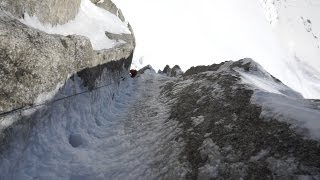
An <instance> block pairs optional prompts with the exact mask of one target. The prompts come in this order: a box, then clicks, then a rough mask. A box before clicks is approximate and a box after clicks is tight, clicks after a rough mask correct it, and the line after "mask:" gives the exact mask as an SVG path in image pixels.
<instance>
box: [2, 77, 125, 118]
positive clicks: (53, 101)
mask: <svg viewBox="0 0 320 180" xmlns="http://www.w3.org/2000/svg"><path fill="white" fill-rule="evenodd" d="M120 80H122V81H123V80H125V78H124V77H121V78H120ZM119 82H121V81H119ZM119 82H116V83H109V84H105V85H102V86H97V87H95V88H93V89H91V90H86V91H82V92H79V93H75V94H72V95H69V96H65V97H62V98H58V99H54V100H52V101H49V102H44V103H39V104H34V105H32V106H28V107H19V108H16V109H12V110H10V111H5V112H1V113H0V117H5V116H8V115H10V114H13V113H16V112H19V111H25V110H30V109H35V108H37V107H40V106H46V105H52V104H54V103H56V102H59V101H63V100H65V99H69V98H72V97H75V96H79V95H82V94H86V93H90V92H94V91H97V90H98V89H101V88H104V87H108V86H111V85H113V84H118V83H119Z"/></svg>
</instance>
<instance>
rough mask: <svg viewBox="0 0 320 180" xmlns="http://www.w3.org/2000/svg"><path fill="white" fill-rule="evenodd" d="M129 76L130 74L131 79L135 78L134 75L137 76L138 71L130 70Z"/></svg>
mask: <svg viewBox="0 0 320 180" xmlns="http://www.w3.org/2000/svg"><path fill="white" fill-rule="evenodd" d="M130 74H131V77H132V78H134V77H136V75H137V74H138V71H137V70H135V69H131V70H130Z"/></svg>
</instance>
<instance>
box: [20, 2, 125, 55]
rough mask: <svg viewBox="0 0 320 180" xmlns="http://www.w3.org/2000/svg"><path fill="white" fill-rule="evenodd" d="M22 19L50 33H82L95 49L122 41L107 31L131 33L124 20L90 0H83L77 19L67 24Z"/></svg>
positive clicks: (30, 18) (27, 18)
mask: <svg viewBox="0 0 320 180" xmlns="http://www.w3.org/2000/svg"><path fill="white" fill-rule="evenodd" d="M20 21H21V22H22V23H24V24H26V25H28V26H30V27H33V28H36V29H39V30H41V31H44V32H46V33H49V34H61V35H65V36H67V35H71V34H76V35H82V36H86V37H88V38H89V39H90V41H91V43H92V46H93V49H95V50H102V49H110V48H112V47H114V46H116V45H118V44H119V43H121V42H117V41H114V40H110V39H108V38H107V36H106V35H105V32H106V31H107V32H109V33H113V34H130V31H129V29H128V26H127V23H125V22H122V21H121V20H120V19H119V18H118V17H117V16H116V15H114V14H112V13H110V12H108V11H106V10H104V9H102V8H100V7H97V6H96V5H94V4H93V3H92V2H91V1H90V0H82V1H81V5H80V10H79V12H78V14H77V16H76V17H75V19H73V20H71V21H69V22H68V23H66V24H62V25H60V24H58V25H56V26H52V25H51V24H43V23H41V22H40V21H39V19H38V18H37V17H35V16H33V17H30V16H29V15H28V14H25V15H24V19H20Z"/></svg>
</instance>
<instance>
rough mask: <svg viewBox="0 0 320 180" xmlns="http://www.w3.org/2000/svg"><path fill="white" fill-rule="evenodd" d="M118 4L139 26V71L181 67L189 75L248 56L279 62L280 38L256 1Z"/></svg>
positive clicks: (171, 0) (139, 0)
mask: <svg viewBox="0 0 320 180" xmlns="http://www.w3.org/2000/svg"><path fill="white" fill-rule="evenodd" d="M113 1H114V2H115V3H116V4H117V6H118V7H120V9H122V12H123V13H124V15H125V17H126V19H127V21H128V22H130V24H131V25H132V27H133V30H134V33H135V36H136V40H137V48H136V52H135V57H134V61H135V62H134V63H135V65H137V66H138V67H140V66H144V65H147V64H151V65H152V66H153V67H154V68H155V69H162V68H163V67H164V66H165V65H166V64H169V65H171V66H173V65H175V64H178V65H180V66H181V67H182V69H183V70H186V69H187V68H189V67H190V66H195V65H201V64H203V65H208V64H213V63H217V62H222V61H226V60H238V59H241V58H245V57H251V58H255V59H272V58H274V56H277V57H279V53H280V52H279V49H278V48H277V42H276V39H275V38H274V34H273V33H272V30H271V27H270V25H269V23H268V22H267V20H266V18H265V16H264V14H263V13H262V12H263V11H262V10H261V9H260V8H261V7H260V4H259V3H258V1H256V0H244V1H246V2H244V1H238V0H198V1H195V0H161V1H155V0H134V1H128V0H113ZM266 49H267V51H266ZM270 52H272V53H270ZM140 59H143V63H142V65H141V64H140V63H139V60H140Z"/></svg>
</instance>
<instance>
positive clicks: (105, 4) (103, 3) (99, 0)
mask: <svg viewBox="0 0 320 180" xmlns="http://www.w3.org/2000/svg"><path fill="white" fill-rule="evenodd" d="M91 2H93V3H94V4H96V5H97V6H99V7H101V8H103V9H105V10H107V11H109V12H111V13H112V14H114V15H116V16H118V17H119V18H120V19H121V20H122V21H125V18H124V16H123V14H122V12H121V9H119V8H118V7H117V6H116V5H115V4H114V3H113V2H112V1H111V0H91Z"/></svg>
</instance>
